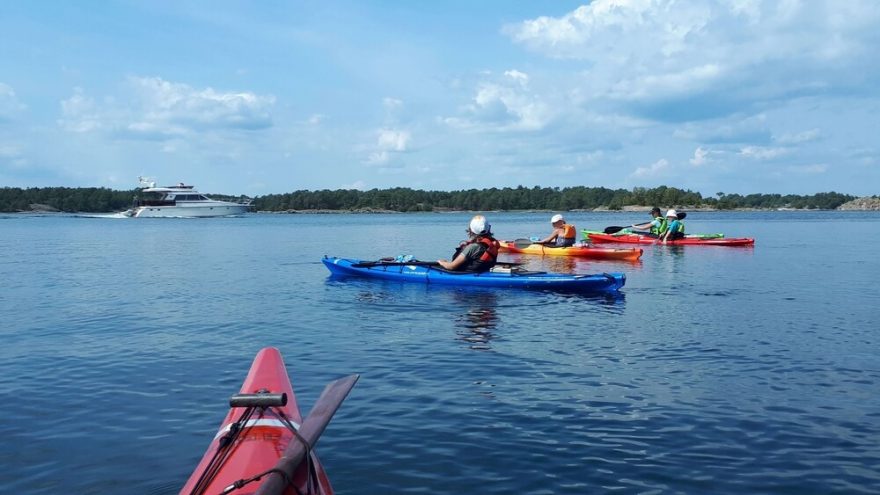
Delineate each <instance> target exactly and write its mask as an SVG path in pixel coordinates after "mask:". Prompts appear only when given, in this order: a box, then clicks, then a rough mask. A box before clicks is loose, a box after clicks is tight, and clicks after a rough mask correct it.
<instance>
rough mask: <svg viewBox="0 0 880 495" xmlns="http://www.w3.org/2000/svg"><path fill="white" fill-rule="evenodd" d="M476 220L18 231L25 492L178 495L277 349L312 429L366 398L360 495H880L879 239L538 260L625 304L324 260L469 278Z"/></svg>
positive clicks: (13, 327)
mask: <svg viewBox="0 0 880 495" xmlns="http://www.w3.org/2000/svg"><path fill="white" fill-rule="evenodd" d="M567 216H568V217H569V220H570V221H573V222H574V223H576V224H577V226H578V228H579V229H580V228H584V227H590V228H603V227H605V226H607V225H626V224H628V223H632V222H635V221H640V220H643V219H644V218H646V217H647V214H628V213H616V214H614V213H580V214H576V213H573V214H569V215H567ZM468 218H469V216H468V215H464V214H461V215H459V214H412V215H409V214H407V215H256V214H255V215H250V216H247V217H244V218H227V219H202V220H183V219H181V220H177V219H134V220H133V219H116V220H114V219H97V218H76V217H60V216H45V217H34V216H22V215H7V216H5V217H0V281H2V288H0V317H2V324H0V336H2V340H3V343H4V345H3V346H2V347H0V394H2V396H0V398H2V402H3V404H4V405H5V406H6V407H5V414H4V418H3V419H2V420H0V466H2V470H0V492H3V493H47V494H48V493H52V494H55V493H77V494H90V493H96V494H97V493H101V494H108V493H119V494H131V493H148V494H173V493H177V491H178V490H179V489H180V487H181V485H182V484H183V483H184V481H185V479H186V478H187V477H188V476H189V474H190V472H191V470H192V469H193V468H194V466H195V464H196V462H197V461H198V460H199V459H200V458H201V456H202V454H203V452H204V450H205V448H206V447H207V445H208V443H209V442H210V439H211V438H212V437H213V435H214V433H215V431H216V428H217V426H218V425H219V423H220V420H221V419H222V418H223V416H224V415H225V414H226V411H227V409H226V400H227V398H228V396H229V395H231V394H232V393H234V392H237V391H238V388H239V386H240V385H241V381H242V380H243V379H244V376H245V374H246V372H247V369H248V368H249V366H250V363H251V361H252V359H253V357H254V355H255V354H256V352H257V351H258V350H259V349H260V348H262V347H264V346H268V345H272V346H276V347H278V348H279V349H280V350H281V352H282V354H283V355H284V357H285V360H286V363H287V366H288V371H290V373H291V375H292V378H293V383H294V388H295V390H296V391H297V397H298V399H299V401H300V406H301V407H302V408H303V409H304V411H307V410H308V409H310V408H311V406H312V404H313V403H314V401H315V400H316V399H317V396H318V395H319V393H320V391H321V389H322V388H323V386H324V384H325V383H326V382H328V381H330V380H333V379H335V378H338V377H340V376H343V375H346V374H349V373H353V372H357V373H361V374H362V377H361V380H360V382H359V383H358V385H357V386H356V387H355V389H354V390H353V392H352V394H351V396H350V397H349V398H348V400H346V402H345V403H344V404H343V406H342V408H341V409H340V411H339V412H338V413H337V416H336V417H335V418H334V419H333V422H332V423H331V424H330V426H329V427H328V429H327V431H326V432H325V434H324V436H323V437H322V439H321V441H320V444H319V445H318V452H319V453H320V454H321V458H322V460H323V462H324V465H325V467H326V468H327V471H328V472H329V474H330V478H331V480H332V481H333V484H334V486H335V488H336V490H337V492H338V493H341V494H386V493H435V494H443V493H448V494H453V493H455V494H458V493H481V494H482V493H499V494H501V493H504V494H509V493H530V494H550V493H566V494H569V493H572V494H580V493H608V492H619V493H737V494H739V493H791V494H803V493H822V494H825V493H878V492H880V338H878V329H880V325H878V323H877V322H878V319H880V318H878V308H880V296H878V290H877V283H878V279H880V261H878V260H880V257H878V254H877V250H878V246H880V228H878V227H880V214H872V213H851V212H803V213H802V212H779V213H692V214H691V215H690V216H689V218H688V221H687V225H688V229H689V231H692V232H695V231H702V232H717V231H722V232H725V233H726V234H727V235H728V236H731V237H733V236H746V235H748V236H754V237H756V238H757V244H756V246H755V247H754V248H718V247H684V248H672V247H660V246H658V247H654V246H646V247H645V255H644V257H643V260H642V261H641V262H640V263H638V264H630V263H613V262H593V261H572V260H563V259H550V258H547V259H542V258H534V257H531V258H525V257H523V258H520V260H524V261H528V263H529V264H530V265H531V266H533V267H540V268H543V269H549V270H554V271H562V270H564V271H575V272H582V273H591V272H604V271H623V272H625V273H626V275H627V285H626V287H624V289H623V291H622V295H621V296H619V297H601V296H600V297H596V296H592V297H587V296H576V295H570V294H567V295H557V294H552V293H542V292H527V291H517V290H498V291H473V290H472V291H467V290H456V289H450V288H435V287H425V286H419V285H406V286H404V285H399V284H394V283H381V282H379V283H377V282H370V281H337V280H332V279H329V278H328V272H327V271H326V269H325V268H324V267H323V266H322V265H321V264H320V263H319V260H320V258H321V256H322V255H324V254H331V255H340V256H349V257H360V258H364V259H376V258H379V257H382V256H393V255H397V254H414V255H416V256H417V257H418V258H420V259H426V260H433V259H436V258H437V257H447V256H448V255H449V254H450V251H451V248H452V247H453V246H455V245H456V243H457V241H458V240H459V239H460V238H461V237H462V236H463V234H464V228H465V225H466V222H467V219H468ZM548 218H549V214H545V213H541V214H492V215H490V221H491V222H492V223H493V224H494V226H495V228H494V230H495V232H496V233H497V234H498V236H499V237H500V238H516V237H524V236H529V235H545V234H546V233H547V232H548V231H549V228H550V226H549V223H548V221H547V220H548Z"/></svg>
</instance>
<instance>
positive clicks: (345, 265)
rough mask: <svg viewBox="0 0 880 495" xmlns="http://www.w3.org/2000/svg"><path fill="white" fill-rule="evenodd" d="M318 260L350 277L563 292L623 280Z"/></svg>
mask: <svg viewBox="0 0 880 495" xmlns="http://www.w3.org/2000/svg"><path fill="white" fill-rule="evenodd" d="M321 261H323V262H324V266H326V267H327V269H328V270H330V273H331V274H333V275H336V276H353V277H364V278H373V279H380V280H395V281H400V282H415V283H422V284H437V285H457V286H470V287H493V288H495V287H497V288H522V289H544V290H558V291H566V292H610V291H617V290H619V289H620V288H621V287H623V285H624V284H625V283H626V275H624V274H623V273H603V274H598V275H569V274H563V273H547V272H529V271H516V270H512V271H510V272H484V273H463V272H449V271H446V270H443V269H440V268H436V267H431V266H419V265H406V264H394V265H375V266H364V267H358V266H356V265H358V264H361V263H365V262H364V261H361V260H355V259H346V258H336V257H324V259H322V260H321Z"/></svg>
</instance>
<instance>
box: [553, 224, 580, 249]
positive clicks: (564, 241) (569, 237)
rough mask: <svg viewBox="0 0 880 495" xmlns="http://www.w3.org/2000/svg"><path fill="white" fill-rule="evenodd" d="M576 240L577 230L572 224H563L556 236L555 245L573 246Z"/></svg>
mask: <svg viewBox="0 0 880 495" xmlns="http://www.w3.org/2000/svg"><path fill="white" fill-rule="evenodd" d="M576 241H577V231H576V229H575V228H574V225H569V224H567V223H566V224H564V225H563V226H562V234H560V235H558V236H556V247H568V246H573V245H574V243H575V242H576Z"/></svg>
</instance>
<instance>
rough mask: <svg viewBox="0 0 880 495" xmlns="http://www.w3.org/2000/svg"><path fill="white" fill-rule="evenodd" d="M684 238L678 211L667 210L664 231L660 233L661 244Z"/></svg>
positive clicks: (682, 223)
mask: <svg viewBox="0 0 880 495" xmlns="http://www.w3.org/2000/svg"><path fill="white" fill-rule="evenodd" d="M683 238H684V222H682V221H681V220H679V219H678V212H676V211H675V210H669V211H667V212H666V232H664V233H663V234H661V235H660V240H661V241H663V244H666V241H674V240H675V239H683Z"/></svg>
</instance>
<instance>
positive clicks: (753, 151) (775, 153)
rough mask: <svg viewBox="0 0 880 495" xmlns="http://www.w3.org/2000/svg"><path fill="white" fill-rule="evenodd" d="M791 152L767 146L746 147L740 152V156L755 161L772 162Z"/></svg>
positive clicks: (786, 149)
mask: <svg viewBox="0 0 880 495" xmlns="http://www.w3.org/2000/svg"><path fill="white" fill-rule="evenodd" d="M789 152H790V150H789V149H788V148H770V147H765V146H745V147H743V148H741V149H740V150H739V154H740V155H741V156H744V157H746V158H752V159H755V160H772V159H774V158H778V157H780V156H783V155H786V154H788V153H789Z"/></svg>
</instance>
